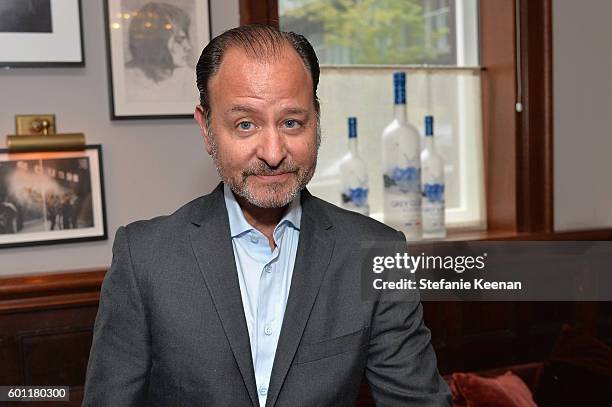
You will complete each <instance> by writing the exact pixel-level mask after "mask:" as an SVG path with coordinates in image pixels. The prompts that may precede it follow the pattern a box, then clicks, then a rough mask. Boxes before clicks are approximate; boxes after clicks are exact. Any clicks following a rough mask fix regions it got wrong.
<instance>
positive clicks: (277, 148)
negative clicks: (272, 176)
mask: <svg viewBox="0 0 612 407" xmlns="http://www.w3.org/2000/svg"><path fill="white" fill-rule="evenodd" d="M286 155H287V146H286V144H285V138H284V136H283V135H282V134H281V133H280V132H279V130H278V129H277V128H276V127H274V126H271V127H270V128H267V129H266V130H265V131H263V132H262V133H261V138H260V141H259V145H258V146H257V157H258V158H259V159H261V160H263V161H265V162H266V164H268V166H269V167H270V168H276V167H278V166H279V165H280V164H281V163H282V162H283V160H284V159H285V157H286Z"/></svg>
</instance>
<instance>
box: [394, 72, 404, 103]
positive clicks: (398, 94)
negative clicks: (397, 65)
mask: <svg viewBox="0 0 612 407" xmlns="http://www.w3.org/2000/svg"><path fill="white" fill-rule="evenodd" d="M393 94H394V103H395V104H396V105H405V104H406V74H405V73H404V72H395V73H394V74H393Z"/></svg>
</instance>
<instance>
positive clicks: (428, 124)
mask: <svg viewBox="0 0 612 407" xmlns="http://www.w3.org/2000/svg"><path fill="white" fill-rule="evenodd" d="M433 124H434V119H433V116H425V136H430V137H431V136H433Z"/></svg>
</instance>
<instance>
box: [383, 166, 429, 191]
mask: <svg viewBox="0 0 612 407" xmlns="http://www.w3.org/2000/svg"><path fill="white" fill-rule="evenodd" d="M383 182H384V186H385V193H392V194H408V193H416V194H420V192H421V169H420V168H418V167H416V166H409V167H404V168H401V167H397V166H395V167H392V168H390V169H389V170H387V171H386V172H385V174H384V176H383Z"/></svg>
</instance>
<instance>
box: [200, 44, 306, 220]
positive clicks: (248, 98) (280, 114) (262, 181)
mask: <svg viewBox="0 0 612 407" xmlns="http://www.w3.org/2000/svg"><path fill="white" fill-rule="evenodd" d="M208 90H209V100H210V107H211V126H210V128H207V125H206V119H205V114H204V112H203V111H202V110H201V109H200V108H199V109H196V113H195V116H196V120H197V121H198V123H199V125H200V128H201V129H202V134H203V135H204V140H205V144H206V148H207V150H208V153H209V154H211V155H212V156H213V159H214V162H215V165H216V166H217V171H218V172H219V175H220V177H221V178H222V179H223V181H224V182H225V183H226V184H228V185H229V186H230V187H231V189H232V190H233V191H234V193H236V194H237V195H239V196H241V197H243V198H245V199H246V200H247V201H249V202H250V203H251V204H253V205H255V206H258V207H262V208H277V207H282V206H285V205H287V204H288V203H289V202H291V201H292V200H293V198H294V197H295V196H296V194H297V193H298V192H299V191H300V190H301V189H302V188H304V187H305V186H306V184H307V183H308V181H310V179H311V178H312V175H313V174H314V170H315V166H316V159H317V150H318V140H317V118H316V112H315V107H314V103H313V94H312V79H311V77H310V74H309V72H308V71H307V70H306V68H305V66H304V64H303V63H302V61H301V59H300V57H299V56H298V55H297V53H296V52H295V51H294V50H293V49H292V48H290V47H289V46H287V47H285V50H284V51H283V54H282V56H281V57H279V58H276V59H275V58H271V59H268V60H265V61H260V60H258V59H253V58H251V57H249V56H247V55H246V53H245V52H244V51H243V50H242V48H240V47H232V48H230V49H228V50H227V51H226V53H225V56H224V58H223V62H222V64H221V67H220V68H219V71H218V72H217V74H216V75H214V76H213V77H212V78H211V79H210V81H209V83H208Z"/></svg>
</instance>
